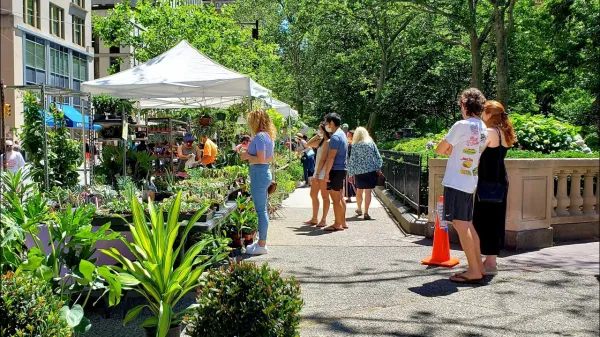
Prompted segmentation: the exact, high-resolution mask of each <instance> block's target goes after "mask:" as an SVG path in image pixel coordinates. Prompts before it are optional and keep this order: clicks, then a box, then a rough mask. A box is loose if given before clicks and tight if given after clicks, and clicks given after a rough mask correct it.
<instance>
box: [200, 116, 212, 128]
mask: <svg viewBox="0 0 600 337" xmlns="http://www.w3.org/2000/svg"><path fill="white" fill-rule="evenodd" d="M211 121H212V118H211V117H210V116H209V115H204V116H202V118H200V125H202V126H209V125H210V122H211Z"/></svg>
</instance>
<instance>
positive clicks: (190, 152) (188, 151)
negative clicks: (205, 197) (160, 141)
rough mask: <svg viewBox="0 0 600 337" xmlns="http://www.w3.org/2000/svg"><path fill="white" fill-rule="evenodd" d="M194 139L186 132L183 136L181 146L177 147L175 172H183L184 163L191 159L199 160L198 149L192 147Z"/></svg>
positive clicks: (194, 146)
mask: <svg viewBox="0 0 600 337" xmlns="http://www.w3.org/2000/svg"><path fill="white" fill-rule="evenodd" d="M195 140H196V138H194V136H193V135H192V133H191V132H186V133H185V135H184V136H183V145H180V146H179V147H177V158H179V164H178V165H177V172H185V163H186V162H187V161H188V160H189V159H190V158H192V156H193V157H194V158H200V148H199V147H198V146H197V145H194V141H195Z"/></svg>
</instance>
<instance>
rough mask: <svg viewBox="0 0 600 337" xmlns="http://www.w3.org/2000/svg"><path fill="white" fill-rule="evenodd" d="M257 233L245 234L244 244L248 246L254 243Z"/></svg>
mask: <svg viewBox="0 0 600 337" xmlns="http://www.w3.org/2000/svg"><path fill="white" fill-rule="evenodd" d="M255 234H256V233H252V234H244V245H246V246H248V245H250V244H252V242H254V235H255Z"/></svg>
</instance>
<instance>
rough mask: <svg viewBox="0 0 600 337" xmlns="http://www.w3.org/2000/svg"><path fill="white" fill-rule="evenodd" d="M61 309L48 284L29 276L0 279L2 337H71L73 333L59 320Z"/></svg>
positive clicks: (10, 275)
mask: <svg viewBox="0 0 600 337" xmlns="http://www.w3.org/2000/svg"><path fill="white" fill-rule="evenodd" d="M62 306H63V303H62V302H61V301H60V298H59V297H58V296H57V295H54V294H53V293H52V287H51V286H50V285H49V283H46V282H45V281H43V280H41V279H39V278H36V277H34V276H32V275H31V274H25V275H21V276H15V275H14V274H13V273H12V272H8V273H7V274H5V275H2V276H0V335H1V336H22V337H29V336H31V337H34V336H35V337H42V336H43V337H46V336H48V337H49V336H52V337H63V336H65V337H67V336H72V335H73V330H72V329H71V328H69V326H68V324H67V322H66V320H64V319H62V318H61V307H62Z"/></svg>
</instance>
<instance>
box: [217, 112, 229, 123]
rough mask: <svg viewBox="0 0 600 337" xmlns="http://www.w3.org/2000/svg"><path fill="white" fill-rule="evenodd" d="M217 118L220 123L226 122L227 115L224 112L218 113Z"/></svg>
mask: <svg viewBox="0 0 600 337" xmlns="http://www.w3.org/2000/svg"><path fill="white" fill-rule="evenodd" d="M215 117H217V120H218V121H224V120H225V119H226V118H227V114H226V113H224V112H217V114H216V115H215Z"/></svg>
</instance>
